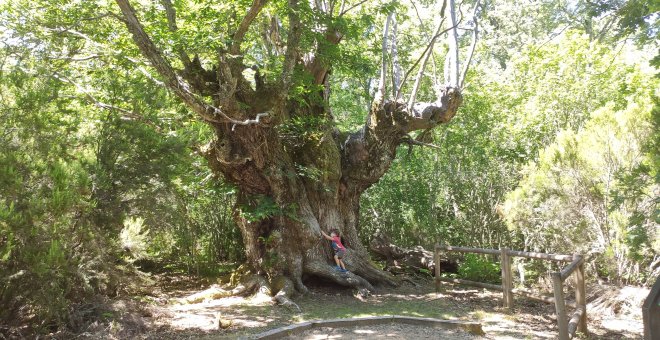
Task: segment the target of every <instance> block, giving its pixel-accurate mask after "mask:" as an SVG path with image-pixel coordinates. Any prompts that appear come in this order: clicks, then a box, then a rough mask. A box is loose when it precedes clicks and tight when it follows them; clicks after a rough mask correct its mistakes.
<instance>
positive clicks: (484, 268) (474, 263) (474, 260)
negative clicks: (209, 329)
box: [458, 254, 501, 283]
mask: <svg viewBox="0 0 660 340" xmlns="http://www.w3.org/2000/svg"><path fill="white" fill-rule="evenodd" d="M458 275H459V276H460V277H461V278H463V279H466V280H472V281H478V282H489V283H499V282H500V280H501V272H500V266H499V264H497V263H494V262H491V261H489V260H488V259H487V258H484V257H483V256H479V255H477V254H467V255H465V258H464V259H463V261H462V262H461V263H460V264H459V266H458Z"/></svg>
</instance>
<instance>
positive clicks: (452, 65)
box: [448, 0, 459, 88]
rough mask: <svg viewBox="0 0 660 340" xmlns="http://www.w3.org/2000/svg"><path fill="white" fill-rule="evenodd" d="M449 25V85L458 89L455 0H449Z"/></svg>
mask: <svg viewBox="0 0 660 340" xmlns="http://www.w3.org/2000/svg"><path fill="white" fill-rule="evenodd" d="M449 24H450V28H451V29H450V30H449V35H448V44H449V53H448V58H449V70H448V71H449V85H450V86H452V87H456V88H457V87H458V85H459V84H458V83H459V78H458V77H459V73H458V72H459V69H458V65H459V62H458V32H457V30H456V27H457V26H458V25H457V23H456V4H455V0H449Z"/></svg>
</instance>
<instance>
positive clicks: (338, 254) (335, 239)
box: [321, 229, 348, 273]
mask: <svg viewBox="0 0 660 340" xmlns="http://www.w3.org/2000/svg"><path fill="white" fill-rule="evenodd" d="M321 234H323V237H325V238H326V239H327V240H328V241H332V250H334V251H335V263H336V264H337V270H339V271H340V272H342V273H346V272H347V271H348V270H346V266H345V265H344V261H342V258H344V254H346V248H345V247H344V245H343V244H341V239H340V238H339V231H338V230H337V229H332V230H330V235H328V234H326V233H325V232H323V230H321Z"/></svg>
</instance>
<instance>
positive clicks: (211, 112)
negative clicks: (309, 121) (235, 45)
mask: <svg viewBox="0 0 660 340" xmlns="http://www.w3.org/2000/svg"><path fill="white" fill-rule="evenodd" d="M116 2H117V5H119V8H120V9H121V11H122V14H123V15H124V23H125V24H126V27H127V28H128V31H129V32H130V33H131V35H132V36H133V41H134V42H135V44H136V45H137V46H138V48H139V49H140V52H142V55H144V56H145V57H146V58H147V59H148V60H149V62H151V66H152V67H153V68H154V69H155V70H156V72H158V74H159V75H160V76H161V77H162V78H163V79H164V83H165V85H166V86H167V87H168V88H169V89H170V90H171V91H172V92H174V94H176V95H177V97H179V98H180V99H181V100H183V102H184V103H185V104H186V105H187V106H188V107H190V108H191V109H192V110H193V111H194V112H195V113H197V114H198V115H199V116H200V117H201V118H202V119H203V120H205V121H208V122H212V123H232V124H237V125H247V124H254V123H256V122H258V120H250V119H248V120H237V119H234V118H231V117H229V116H227V114H225V113H224V112H223V111H222V110H220V108H217V107H214V106H212V105H210V104H207V103H205V102H204V101H203V100H202V99H200V98H198V97H197V96H196V95H195V94H194V93H192V92H191V91H190V85H189V84H188V83H186V82H185V81H184V80H182V79H180V78H179V77H178V76H177V74H176V72H175V71H174V69H173V68H172V65H170V63H169V62H168V61H167V59H165V57H163V55H162V53H161V51H160V50H159V49H158V48H157V47H156V45H155V44H154V43H153V41H152V40H151V38H150V37H149V35H148V34H147V33H146V32H145V30H144V27H143V26H142V24H141V23H140V21H139V20H138V18H137V15H136V14H135V9H134V8H133V6H131V4H130V3H129V1H128V0H116Z"/></svg>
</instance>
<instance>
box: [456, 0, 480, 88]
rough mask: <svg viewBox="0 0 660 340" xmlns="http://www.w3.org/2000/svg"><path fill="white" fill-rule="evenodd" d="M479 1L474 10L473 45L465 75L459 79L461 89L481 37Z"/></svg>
mask: <svg viewBox="0 0 660 340" xmlns="http://www.w3.org/2000/svg"><path fill="white" fill-rule="evenodd" d="M479 1H480V0H477V2H476V3H475V4H474V9H473V10H472V23H473V25H474V29H473V30H472V44H470V51H469V52H468V57H467V60H465V64H464V65H463V73H462V74H461V77H460V78H459V79H460V86H461V87H463V84H464V83H465V77H466V76H467V72H468V69H469V68H470V63H471V62H472V57H473V56H474V50H475V48H476V47H477V39H478V37H479V22H478V21H477V15H478V12H479Z"/></svg>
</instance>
